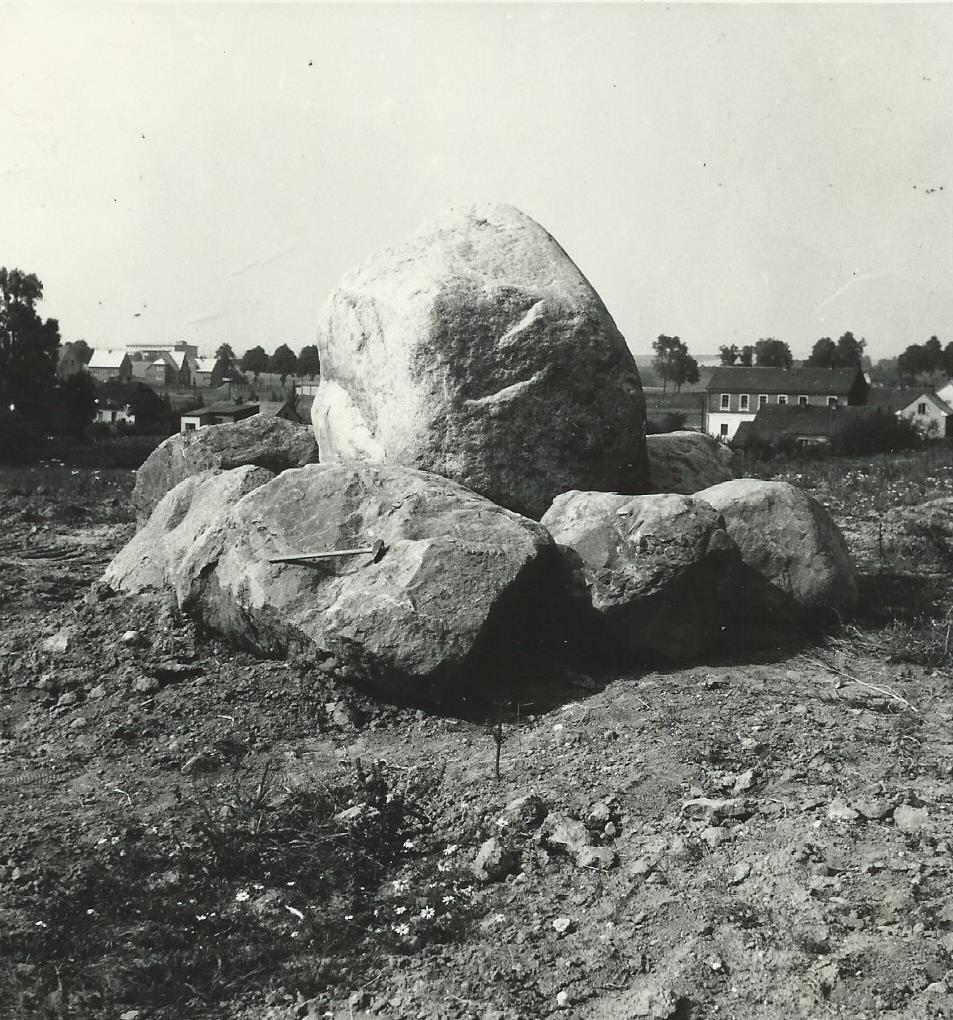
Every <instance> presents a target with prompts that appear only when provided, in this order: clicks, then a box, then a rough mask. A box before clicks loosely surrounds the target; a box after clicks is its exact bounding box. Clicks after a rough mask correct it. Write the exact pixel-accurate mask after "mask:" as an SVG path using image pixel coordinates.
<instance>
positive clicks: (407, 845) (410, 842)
mask: <svg viewBox="0 0 953 1020" xmlns="http://www.w3.org/2000/svg"><path fill="white" fill-rule="evenodd" d="M414 845H415V844H414V841H413V840H412V839H405V840H404V849H405V850H413V849H414Z"/></svg>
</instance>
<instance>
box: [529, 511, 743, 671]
mask: <svg viewBox="0 0 953 1020" xmlns="http://www.w3.org/2000/svg"><path fill="white" fill-rule="evenodd" d="M542 523H543V524H544V525H545V526H546V527H547V528H549V530H550V532H551V533H552V535H553V538H554V539H555V541H556V543H557V545H558V546H559V549H560V553H561V555H562V559H563V566H564V570H565V575H564V576H565V583H566V585H567V587H568V588H569V590H570V593H571V596H572V599H573V601H574V602H575V604H576V607H577V613H576V616H577V620H578V621H579V623H578V630H577V635H576V636H577V639H578V638H580V637H581V640H582V644H583V646H584V647H586V649H587V651H591V650H592V649H593V645H598V644H600V643H603V642H608V645H609V646H610V647H611V648H612V649H614V650H617V651H619V652H622V653H625V654H627V655H628V656H630V657H631V656H636V657H638V656H645V655H649V656H661V657H663V658H665V659H668V660H671V661H689V660H697V659H699V658H705V657H709V656H711V655H712V654H713V652H716V651H717V650H718V649H719V648H720V647H721V644H722V639H723V634H724V630H725V627H726V625H727V623H728V621H729V619H730V612H729V609H728V607H729V605H730V601H729V600H730V596H731V591H732V586H733V579H734V576H735V573H736V572H737V571H738V570H739V569H740V568H741V559H740V556H739V555H738V550H737V548H736V547H735V545H734V543H733V542H732V541H731V539H730V538H729V537H728V534H727V532H726V530H725V526H724V523H723V522H722V520H721V518H720V516H719V514H718V513H717V512H716V511H715V510H714V509H713V508H712V507H710V506H709V505H708V504H707V503H704V502H702V501H700V500H694V499H691V498H689V497H688V496H680V495H672V494H667V495H654V496H635V497H633V496H625V495H620V494H618V493H613V492H567V493H563V495H561V496H558V497H557V498H556V500H555V502H554V503H553V505H552V506H551V507H550V509H549V510H548V511H547V512H546V514H545V515H544V517H543V520H542ZM587 629H589V630H590V636H589V638H588V640H587V639H586V636H585V632H586V630H587Z"/></svg>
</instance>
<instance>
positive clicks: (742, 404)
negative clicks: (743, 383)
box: [721, 393, 838, 411]
mask: <svg viewBox="0 0 953 1020" xmlns="http://www.w3.org/2000/svg"><path fill="white" fill-rule="evenodd" d="M750 399H751V397H750V394H748V393H740V394H739V395H738V410H739V411H750V410H751V406H750V403H749V401H750ZM767 402H768V394H767V393H760V394H759V395H758V407H764V406H765V404H767ZM787 402H788V396H787V394H786V393H779V394H778V403H779V404H786V403H787ZM797 402H798V404H799V406H801V407H805V406H806V405H807V404H808V403H810V401H809V400H808V398H807V395H806V394H804V393H802V394H800V395H799V396H798V398H797ZM837 404H838V398H837V397H828V398H827V406H828V407H837ZM721 410H722V411H730V410H731V394H730V393H722V395H721Z"/></svg>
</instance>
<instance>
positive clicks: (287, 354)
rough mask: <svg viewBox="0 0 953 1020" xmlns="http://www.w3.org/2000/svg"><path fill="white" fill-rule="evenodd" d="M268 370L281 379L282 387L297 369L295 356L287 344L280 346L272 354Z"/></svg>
mask: <svg viewBox="0 0 953 1020" xmlns="http://www.w3.org/2000/svg"><path fill="white" fill-rule="evenodd" d="M268 369H269V371H271V372H274V373H275V375H277V376H280V377H281V385H282V386H284V384H285V379H286V378H287V377H288V376H289V375H292V374H293V373H294V372H296V371H297V369H298V358H297V355H296V354H295V352H294V351H293V350H292V349H291V348H290V347H289V346H288V345H287V344H282V345H281V346H280V347H278V348H277V349H276V350H275V353H274V354H272V356H271V360H270V362H269V364H268Z"/></svg>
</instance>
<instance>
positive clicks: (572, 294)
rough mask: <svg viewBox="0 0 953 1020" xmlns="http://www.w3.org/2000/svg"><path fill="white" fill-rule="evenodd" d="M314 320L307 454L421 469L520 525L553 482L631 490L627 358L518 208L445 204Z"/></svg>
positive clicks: (579, 279)
mask: <svg viewBox="0 0 953 1020" xmlns="http://www.w3.org/2000/svg"><path fill="white" fill-rule="evenodd" d="M318 326H319V328H318V350H319V351H320V354H321V384H320V386H319V388H318V393H317V396H316V397H315V400H314V404H313V405H312V420H313V422H314V430H315V435H316V436H317V439H318V444H319V445H320V447H321V459H322V461H352V460H365V461H372V462H387V463H388V464H397V465H403V466H405V467H410V468H419V469H422V470H425V471H431V472H433V473H435V474H438V475H442V476H444V477H446V478H451V479H454V480H455V481H457V482H460V483H461V484H463V485H465V486H467V487H468V488H470V489H473V490H474V491H475V492H478V493H480V494H482V495H484V496H487V497H488V498H489V499H491V500H493V502H495V503H498V504H500V505H501V506H505V507H507V508H508V509H511V510H516V511H517V512H519V513H522V514H526V515H527V516H529V517H532V518H534V519H538V518H539V517H540V515H541V514H542V513H543V511H545V509H546V508H547V507H548V506H549V504H550V503H551V502H552V500H553V497H554V496H556V494H557V493H560V492H565V491H566V490H567V489H571V488H585V489H613V490H615V491H618V492H643V491H645V486H646V484H647V462H646V456H645V399H644V397H643V395H642V384H641V381H640V379H639V372H638V369H637V367H636V364H635V360H634V358H633V357H632V354H631V353H630V351H629V349H628V347H627V345H626V342H625V339H624V338H623V336H622V334H621V333H620V332H619V330H618V328H617V327H616V324H615V323H614V322H613V320H612V316H611V315H610V314H609V312H608V311H607V309H606V307H605V305H604V304H603V303H602V301H601V299H600V298H599V295H598V294H596V292H595V291H594V290H593V288H592V286H591V285H590V284H589V282H588V281H587V280H586V278H585V277H584V276H583V275H582V273H581V272H580V271H579V270H578V269H577V268H576V266H575V265H574V264H573V263H572V261H571V260H570V259H569V257H568V256H567V255H566V253H565V252H564V251H563V250H562V248H560V246H559V245H558V244H557V243H556V241H555V240H554V239H553V238H552V237H551V236H550V235H549V234H548V233H547V232H546V231H545V230H544V229H543V228H542V227H541V226H540V225H539V224H538V223H536V222H534V221H533V220H531V219H530V218H529V217H528V216H525V215H524V214H523V213H521V212H520V211H519V210H517V209H514V208H512V207H511V206H506V205H494V204H489V203H488V204H483V205H475V206H468V207H461V208H456V209H451V210H450V211H449V212H448V213H446V214H445V215H443V216H440V217H438V218H436V219H435V220H433V221H432V222H430V223H427V224H425V225H424V226H422V227H421V228H420V229H419V230H418V231H417V233H416V234H415V235H414V236H413V237H411V238H410V239H409V240H407V241H405V242H403V243H401V244H397V245H395V246H393V247H390V248H385V249H384V250H383V251H380V252H377V253H375V254H373V255H371V256H370V257H368V258H367V259H366V260H365V261H364V262H363V263H361V264H360V265H359V266H358V267H357V268H355V269H353V270H352V271H351V272H349V273H348V274H347V275H346V276H345V277H344V278H343V279H342V280H341V282H340V283H339V284H338V286H337V288H336V289H335V290H334V291H333V292H332V294H331V295H330V297H329V298H328V299H327V301H326V302H325V304H324V305H323V307H322V309H321V312H320V315H319V324H318Z"/></svg>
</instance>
